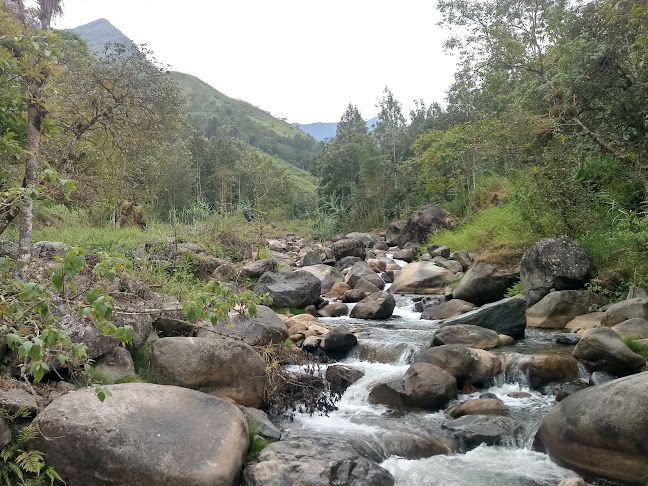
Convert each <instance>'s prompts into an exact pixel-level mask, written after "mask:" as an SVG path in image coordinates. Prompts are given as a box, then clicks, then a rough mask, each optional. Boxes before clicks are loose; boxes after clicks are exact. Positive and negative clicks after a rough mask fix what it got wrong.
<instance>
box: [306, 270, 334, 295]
mask: <svg viewBox="0 0 648 486" xmlns="http://www.w3.org/2000/svg"><path fill="white" fill-rule="evenodd" d="M302 271H304V272H308V273H311V274H313V275H314V276H316V277H317V278H318V279H319V281H320V282H321V286H322V288H321V292H322V293H326V292H331V291H332V290H333V286H334V285H335V284H338V283H343V282H344V276H342V273H341V272H340V271H339V270H338V269H336V268H335V267H331V266H329V265H315V264H313V265H309V266H307V267H303V268H302Z"/></svg>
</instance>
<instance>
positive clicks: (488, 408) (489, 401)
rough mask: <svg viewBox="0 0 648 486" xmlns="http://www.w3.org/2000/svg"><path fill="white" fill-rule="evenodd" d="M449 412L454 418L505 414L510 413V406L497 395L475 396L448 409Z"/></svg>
mask: <svg viewBox="0 0 648 486" xmlns="http://www.w3.org/2000/svg"><path fill="white" fill-rule="evenodd" d="M447 413H448V415H449V416H450V417H452V418H459V417H463V416H464V415H505V414H507V413H508V407H507V406H506V405H505V404H504V402H503V401H502V400H500V399H499V398H497V397H495V398H475V399H472V400H467V401H465V402H463V403H462V404H460V405H457V406H455V407H452V408H450V409H448V411H447Z"/></svg>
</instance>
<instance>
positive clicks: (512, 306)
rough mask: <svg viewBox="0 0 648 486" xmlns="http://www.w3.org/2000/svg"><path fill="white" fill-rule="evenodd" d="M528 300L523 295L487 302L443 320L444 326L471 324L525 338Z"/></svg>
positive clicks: (515, 337)
mask: <svg viewBox="0 0 648 486" xmlns="http://www.w3.org/2000/svg"><path fill="white" fill-rule="evenodd" d="M525 312H526V302H525V300H524V297H523V296H522V295H516V296H515V297H509V298H507V299H502V300H500V301H498V302H493V303H492V304H486V305H484V306H482V307H479V308H477V309H474V310H472V311H470V312H466V313H465V314H461V315H459V316H456V317H452V318H450V319H446V320H445V321H443V324H442V326H443V327H445V326H453V325H456V324H470V325H473V326H479V327H485V328H486V329H492V330H493V331H495V332H496V333H498V334H506V335H507V336H511V337H512V338H514V339H522V338H524V331H525V329H526V315H525Z"/></svg>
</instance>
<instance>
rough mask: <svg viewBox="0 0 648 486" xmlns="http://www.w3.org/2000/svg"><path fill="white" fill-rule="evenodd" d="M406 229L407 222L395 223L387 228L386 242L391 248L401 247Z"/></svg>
mask: <svg viewBox="0 0 648 486" xmlns="http://www.w3.org/2000/svg"><path fill="white" fill-rule="evenodd" d="M404 228H405V221H395V222H393V223H391V224H390V225H389V226H387V232H386V233H385V241H386V242H387V244H388V245H389V246H399V245H400V239H401V234H402V233H403V229H404Z"/></svg>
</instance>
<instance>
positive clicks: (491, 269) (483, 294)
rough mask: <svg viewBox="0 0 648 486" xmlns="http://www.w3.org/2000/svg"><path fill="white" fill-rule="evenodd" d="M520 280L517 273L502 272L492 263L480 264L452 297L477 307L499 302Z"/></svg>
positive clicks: (471, 271) (472, 267)
mask: <svg viewBox="0 0 648 486" xmlns="http://www.w3.org/2000/svg"><path fill="white" fill-rule="evenodd" d="M518 278H519V276H518V274H517V273H511V272H508V271H504V270H501V269H499V268H498V267H496V266H495V265H493V264H491V263H487V262H478V263H475V264H474V265H472V266H471V267H470V268H469V269H468V271H467V272H466V275H464V277H463V278H462V279H461V281H460V282H459V285H457V288H456V289H455V290H454V291H453V292H452V296H453V297H454V298H455V299H462V300H467V301H468V302H472V303H473V304H475V305H484V304H488V303H491V302H497V301H498V300H501V299H502V298H503V297H504V294H505V293H506V291H507V290H508V289H509V287H511V286H512V285H513V284H514V283H515V282H517V281H518Z"/></svg>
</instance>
